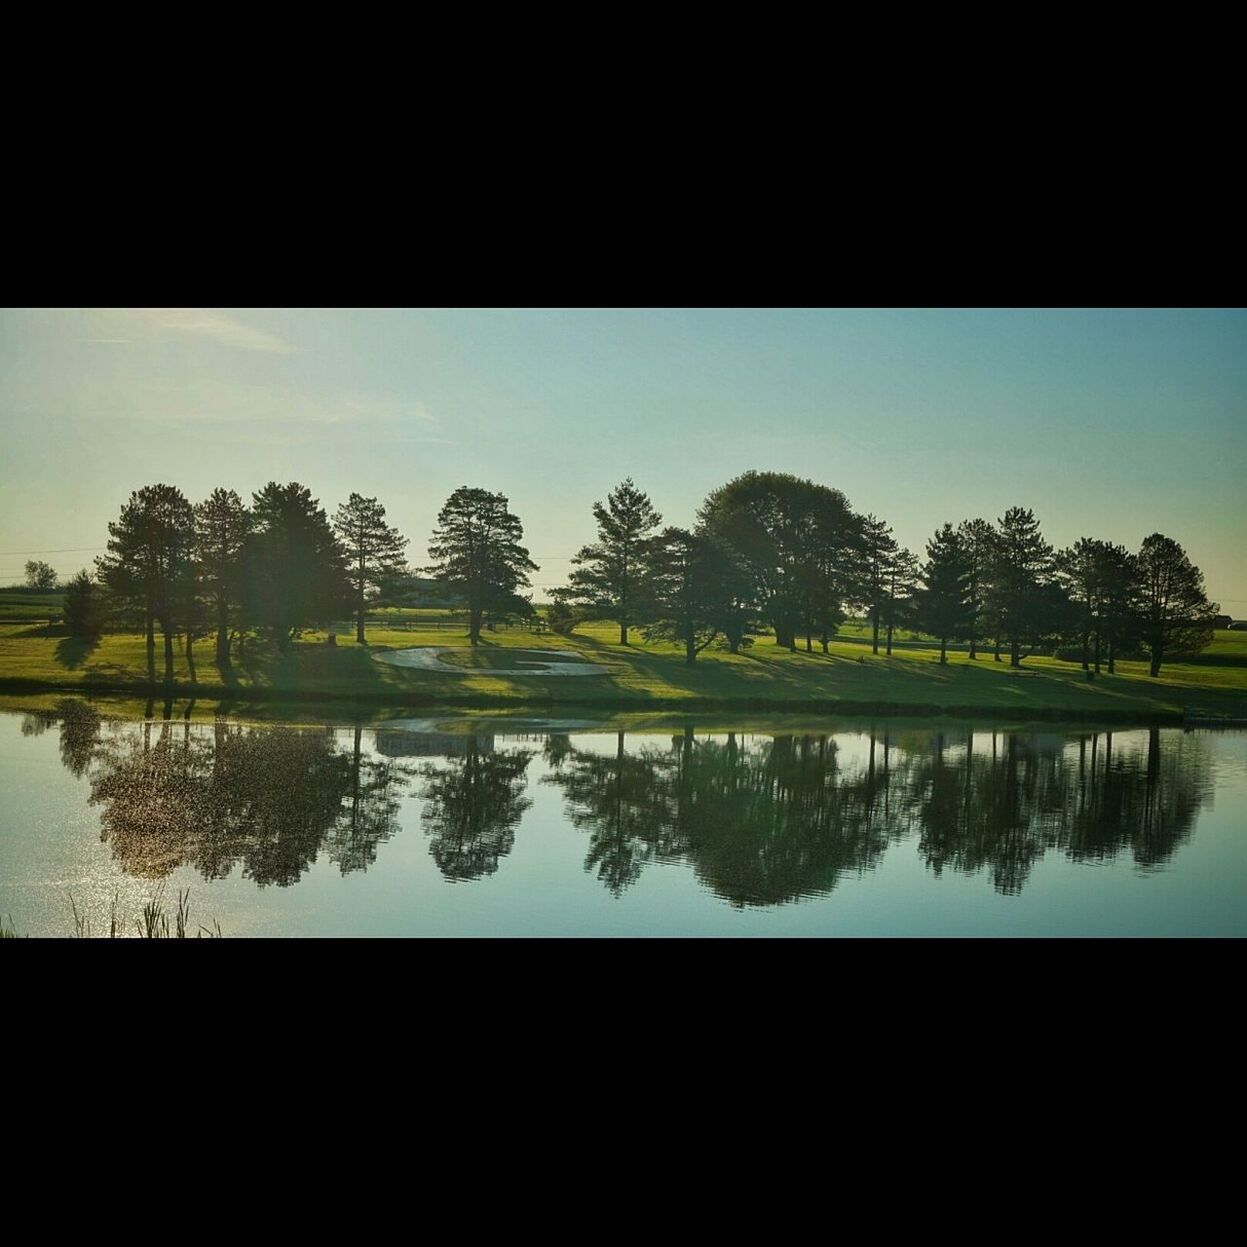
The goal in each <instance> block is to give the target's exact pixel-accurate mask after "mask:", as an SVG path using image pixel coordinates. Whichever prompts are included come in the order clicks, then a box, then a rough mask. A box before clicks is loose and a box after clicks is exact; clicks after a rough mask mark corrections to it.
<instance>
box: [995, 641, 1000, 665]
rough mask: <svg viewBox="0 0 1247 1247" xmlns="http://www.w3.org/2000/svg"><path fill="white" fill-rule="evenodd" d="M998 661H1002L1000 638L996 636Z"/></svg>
mask: <svg viewBox="0 0 1247 1247" xmlns="http://www.w3.org/2000/svg"><path fill="white" fill-rule="evenodd" d="M996 661H997V662H999V661H1000V638H999V637H997V638H996Z"/></svg>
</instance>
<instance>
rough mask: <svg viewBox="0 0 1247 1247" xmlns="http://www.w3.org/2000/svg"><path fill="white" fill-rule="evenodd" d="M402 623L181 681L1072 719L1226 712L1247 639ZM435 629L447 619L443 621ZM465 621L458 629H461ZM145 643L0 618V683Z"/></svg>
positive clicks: (182, 687) (114, 676)
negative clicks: (515, 655) (509, 662)
mask: <svg viewBox="0 0 1247 1247" xmlns="http://www.w3.org/2000/svg"><path fill="white" fill-rule="evenodd" d="M395 622H397V623H399V624H401V627H378V626H373V627H370V628H369V630H368V638H369V644H368V645H367V646H360V645H357V644H356V643H355V641H354V629H353V627H352V628H349V629H348V628H347V626H346V625H345V623H344V624H343V625H340V626H339V628H338V629H337V632H338V635H337V644H336V645H335V646H329V645H326V644H325V636H324V635H323V634H321V633H316V632H312V633H308V634H306V635H305V636H304V637H303V638H302V639H301V640H300V641H299V642H298V643H297V644H296V645H295V646H293V648H292V649H291V650H290V651H289V652H287V653H284V654H283V653H280V652H278V651H276V650H275V649H273V648H272V647H270V646H268V645H265V644H261V643H258V642H256V643H250V642H249V643H248V645H247V648H246V650H245V652H244V655H243V657H242V658H236V659H234V661H233V664H232V666H231V667H229V668H227V669H226V670H224V671H222V670H218V668H217V666H216V663H215V661H214V660H213V657H212V643H211V641H210V640H205V641H201V642H198V643H197V645H196V668H195V672H194V674H193V675H192V673H191V671H190V668H189V667H188V665H187V663H186V659H185V656H184V655H183V654H182V653H180V652H179V653H178V656H177V666H176V672H175V691H177V692H179V693H180V694H184V695H187V696H192V695H193V696H195V697H204V698H210V697H212V698H227V699H266V698H268V699H276V698H298V699H313V698H315V699H325V700H343V699H346V700H351V699H362V700H373V701H377V702H389V703H398V704H405V705H418V704H445V705H473V706H477V707H483V706H491V707H499V708H506V707H517V706H520V705H541V706H543V707H549V706H552V705H569V706H571V705H577V704H579V705H583V706H595V707H599V708H621V709H628V710H638V711H640V710H646V709H650V710H681V709H689V710H691V709H693V708H695V707H698V706H699V705H701V706H718V707H725V706H736V707H738V708H741V709H749V708H754V707H763V708H765V707H773V708H786V707H792V708H793V709H800V708H802V707H807V708H811V709H812V708H813V707H815V706H817V707H820V708H822V709H823V710H825V711H827V712H830V711H831V710H834V709H869V708H879V709H883V710H887V711H889V712H893V713H896V712H909V711H912V712H914V713H930V712H933V711H947V712H950V713H956V712H957V711H961V710H964V711H965V712H967V713H977V712H982V711H989V710H995V711H1002V712H1006V713H1009V714H1015V715H1025V714H1029V713H1039V714H1054V713H1058V712H1059V713H1065V714H1068V715H1071V716H1074V717H1080V718H1081V717H1093V716H1096V715H1103V716H1107V717H1110V718H1127V717H1132V716H1134V717H1139V718H1157V717H1162V718H1164V717H1168V718H1172V717H1174V716H1176V715H1180V714H1181V713H1182V710H1183V708H1184V707H1186V706H1197V707H1201V708H1204V709H1213V710H1216V709H1225V708H1227V707H1229V706H1237V705H1239V704H1241V703H1243V702H1244V701H1247V663H1243V662H1242V661H1241V660H1242V659H1243V658H1244V657H1245V656H1247V634H1243V633H1232V632H1219V633H1218V634H1217V638H1216V642H1215V644H1214V647H1213V648H1212V649H1210V650H1209V651H1208V652H1207V653H1206V654H1205V655H1204V656H1203V661H1200V662H1198V663H1175V664H1166V666H1165V668H1164V669H1163V671H1162V673H1161V676H1160V678H1159V679H1157V680H1152V679H1150V678H1149V677H1148V676H1147V666H1146V664H1145V663H1143V662H1121V663H1119V664H1118V673H1117V675H1115V676H1108V675H1103V676H1101V678H1100V679H1098V680H1095V681H1094V682H1088V681H1087V680H1086V679H1085V678H1084V675H1083V672H1082V669H1081V667H1080V666H1079V665H1078V664H1076V663H1066V662H1061V661H1059V660H1057V659H1052V658H1039V657H1032V658H1029V659H1027V660H1026V662H1025V663H1024V664H1023V666H1022V667H1021V669H1020V670H1016V671H1015V670H1012V669H1011V668H1010V667H1009V665H1008V663H1007V662H1003V663H997V662H994V661H993V660H992V657H991V654H990V653H988V654H987V655H986V656H984V657H980V658H979V659H978V660H977V661H975V662H971V661H970V660H969V659H968V657H967V656H966V655H965V654H964V653H955V654H952V655H950V661H949V663H948V664H947V666H941V665H940V663H939V661H938V651H937V650H936V649H935V648H933V647H931V646H930V645H929V644H925V645H923V644H915V645H911V646H906V647H905V648H903V649H897V650H896V651H895V652H894V654H893V656H892V657H891V658H888V657H885V656H884V655H883V653H882V652H881V653H880V654H879V655H878V656H875V655H873V654H871V653H870V650H869V647H868V646H864V645H862V643H861V641H860V639H856V638H844V639H838V640H836V641H835V642H833V644H832V646H831V653H830V654H823V653H822V652H821V650H819V649H818V648H817V647H816V649H815V652H814V653H812V654H807V653H806V652H805V651H804V650H798V651H797V652H796V653H792V652H790V651H788V650H787V649H784V648H781V647H779V646H777V645H775V643H774V639H773V638H769V637H763V638H759V639H758V640H757V641H756V643H755V644H754V645H753V646H752V647H750V648H749V649H747V650H745V651H743V652H742V653H740V654H736V655H733V654H729V653H727V652H726V651H719V650H709V651H706V652H705V653H703V654H702V655H701V656H700V657H699V658H698V660H697V662H696V664H695V665H694V666H692V667H688V666H686V665H685V663H684V662H683V656H682V653H681V652H680V650H679V648H678V647H677V646H675V645H672V644H666V643H664V644H655V645H645V644H643V643H642V641H641V638H640V635H639V633H637V634H634V636H635V643H634V644H633V645H631V646H629V647H627V648H625V647H623V646H620V645H619V644H618V639H619V633H618V629H617V627H616V626H615V625H613V624H611V623H609V622H606V621H603V622H598V623H591V624H584V625H582V626H581V627H580V628H578V629H577V630H576V632H575V633H573V634H572V636H570V637H564V636H559V635H557V634H554V633H550V632H548V631H547V632H542V633H534V632H529V631H526V630H523V629H519V628H513V629H509V630H499V631H497V632H493V633H491V632H489V631H486V632H485V633H484V636H485V640H486V642H487V644H486V646H485V647H484V648H483V651H482V652H481V654H480V655H479V657H478V658H474V659H473V660H472V665H471V667H469V668H466V669H460V670H455V669H454V668H451V667H448V669H447V670H446V671H445V672H444V673H443V672H441V671H420V670H410V669H404V668H399V667H394V666H391V665H388V664H384V663H378V662H374V661H373V660H372V657H371V654H372V653H373V652H375V651H376V650H379V649H401V648H404V647H407V646H412V645H448V644H449V645H462V644H464V643H465V642H466V636H465V635H464V629H463V625H462V624H461V623H454V624H453V626H452V621H449V620H446V619H445V618H440V617H438V613H437V612H432V613H429V614H425V615H423V616H421V615H414V616H413V615H412V614H408V615H406V616H404V615H399V616H397V618H396V621H395ZM439 625H440V626H439ZM456 629H457V631H456ZM494 646H504V647H512V646H521V647H527V648H531V649H571V650H577V651H579V652H580V653H582V654H583V655H584V656H585V658H586V659H588V660H590V661H592V662H595V663H598V664H600V665H601V666H603V667H604V668H605V669H606V674H604V675H601V676H585V677H583V678H580V679H577V680H566V681H559V680H550V679H542V678H539V677H525V676H522V675H515V674H511V673H503V672H500V671H497V670H493V669H491V668H492V661H491V658H490V655H489V649H490V647H494ZM145 660H146V651H145V647H144V644H143V638H142V636H141V635H133V634H124V635H123V634H109V635H106V636H104V637H103V638H102V639H101V640H100V641H99V642H98V644H94V645H92V644H87V643H84V642H82V641H80V640H77V639H75V638H72V637H69V636H67V635H66V634H65V631H64V629H63V628H59V627H58V628H48V627H46V626H38V625H23V624H18V623H8V624H3V625H0V691H4V692H15V691H19V690H22V691H31V692H34V691H38V690H40V689H43V690H50V691H51V690H57V689H73V688H88V689H96V690H99V691H115V692H123V693H124V692H125V691H126V690H127V689H129V688H135V687H146V686H147V672H146V661H145ZM162 672H163V653H162V649H161V647H160V646H159V645H158V646H157V652H156V673H157V678H156V682H155V684H154V685H153V686H152V687H153V688H154V689H155V690H156V691H162V686H161V684H160V675H161V673H162Z"/></svg>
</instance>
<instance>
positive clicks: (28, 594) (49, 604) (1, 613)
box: [0, 588, 65, 623]
mask: <svg viewBox="0 0 1247 1247" xmlns="http://www.w3.org/2000/svg"><path fill="white" fill-rule="evenodd" d="M64 605H65V591H64V590H63V589H21V588H8V589H0V623H25V622H27V621H32V622H33V621H34V620H40V621H42V622H43V623H47V622H48V621H49V620H51V619H58V620H59V619H60V617H61V612H62V611H63V610H64Z"/></svg>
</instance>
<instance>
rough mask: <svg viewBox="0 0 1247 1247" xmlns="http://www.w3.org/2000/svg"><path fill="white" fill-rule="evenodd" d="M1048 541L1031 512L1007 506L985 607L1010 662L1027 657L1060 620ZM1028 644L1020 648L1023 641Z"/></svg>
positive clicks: (1017, 661) (1001, 523)
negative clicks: (1005, 648) (1024, 650)
mask: <svg viewBox="0 0 1247 1247" xmlns="http://www.w3.org/2000/svg"><path fill="white" fill-rule="evenodd" d="M1052 573H1053V557H1052V547H1051V546H1050V545H1048V543H1047V542H1046V541H1044V539H1043V537H1042V535H1041V534H1040V532H1039V521H1038V520H1036V519H1035V516H1034V513H1033V512H1031V511H1029V510H1026V509H1024V508H1022V507H1010V508H1009V510H1008V511H1006V512H1005V515H1004V518H1003V519H1002V520H1001V521H1000V527H999V530H998V533H997V542H996V556H995V558H994V560H993V566H992V585H991V590H990V592H989V595H988V610H989V612H990V613H991V615H992V618H993V626H994V627H995V628H996V630H997V635H998V637H999V638H1000V639H1001V640H1003V641H1004V642H1005V643H1006V644H1007V645H1008V646H1009V665H1010V666H1011V667H1017V666H1019V665H1020V664H1021V663H1022V660H1023V659H1025V658H1027V657H1029V656H1030V654H1031V653H1032V652H1033V651H1034V647H1035V646H1036V645H1038V644H1039V643H1040V642H1041V641H1042V640H1043V639H1044V638H1046V637H1047V636H1049V635H1051V633H1052V632H1053V630H1054V628H1055V627H1056V626H1057V625H1058V623H1059V610H1058V607H1059V604H1060V598H1059V594H1054V593H1053V582H1052ZM1023 645H1025V646H1027V647H1028V648H1027V651H1026V653H1025V654H1023V653H1022V646H1023Z"/></svg>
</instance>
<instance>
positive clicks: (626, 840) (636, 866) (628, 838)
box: [546, 732, 663, 896]
mask: <svg viewBox="0 0 1247 1247" xmlns="http://www.w3.org/2000/svg"><path fill="white" fill-rule="evenodd" d="M550 741H551V743H553V742H556V741H557V742H558V743H557V744H556V745H555V746H554V747H553V748H550V747H549V746H547V749H546V758H547V760H549V761H550V762H551V763H553V765H554V766H555V767H556V768H558V769H556V770H555V772H554V773H553V774H552V775H550V776H549V777H548V778H547V782H548V783H554V784H558V785H559V786H560V787H561V788H562V789H563V797H564V799H565V800H566V802H567V812H568V816H569V817H570V818H571V821H572V823H573V825H574V826H576V827H578V828H579V829H580V830H581V831H587V832H588V833H589V837H590V838H589V852H588V855H587V856H586V858H585V869H586V870H593V869H596V870H597V876H598V878H599V879H601V881H602V882H603V883H604V884H605V885H606V886H607V888H608V889H609V890H610V891H611V892H612V893H613V894H614V895H615V896H618V895H620V893H621V892H623V890H624V889H625V888H626V887H628V885H629V884H632V883H635V882H636V880H637V878H638V877H639V876H640V873H641V867H642V865H643V864H644V863H645V862H646V861H647V860H649V858H651V857H652V856H653V854H654V852H655V849H656V845H655V837H654V832H655V829H656V828H657V827H658V826H660V825H661V823H662V821H663V818H662V814H663V810H662V795H661V792H660V789H659V786H658V785H657V784H655V783H654V774H655V769H656V767H657V766H659V765H660V764H657V763H655V761H654V760H653V759H652V758H650V757H646V756H641V757H638V756H636V755H633V754H628V753H625V751H624V734H623V732H620V733H619V734H618V736H617V738H616V749H615V754H614V756H613V757H607V756H604V755H602V754H597V753H589V752H582V751H580V750H577V749H575V748H573V747H572V745H571V743H570V742H569V741H568V740H567V738H566V737H551V738H550ZM569 758H570V759H571V762H570V765H569V766H568V767H567V769H563V763H564V762H565V761H566V760H567V759H569Z"/></svg>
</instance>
